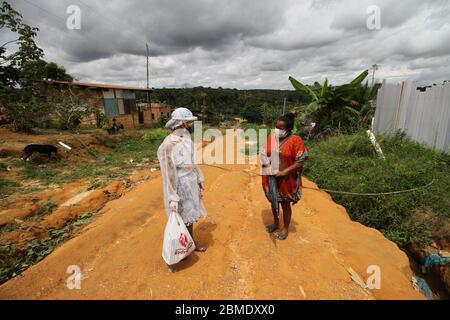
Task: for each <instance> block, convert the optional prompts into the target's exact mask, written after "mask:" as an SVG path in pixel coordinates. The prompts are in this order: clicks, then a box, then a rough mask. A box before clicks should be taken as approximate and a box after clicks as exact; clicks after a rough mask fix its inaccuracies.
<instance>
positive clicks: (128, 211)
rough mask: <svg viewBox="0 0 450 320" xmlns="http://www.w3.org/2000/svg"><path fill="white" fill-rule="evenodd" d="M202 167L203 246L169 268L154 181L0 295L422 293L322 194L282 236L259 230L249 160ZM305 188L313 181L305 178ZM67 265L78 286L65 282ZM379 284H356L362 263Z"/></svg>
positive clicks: (260, 203) (386, 249) (394, 256)
mask: <svg viewBox="0 0 450 320" xmlns="http://www.w3.org/2000/svg"><path fill="white" fill-rule="evenodd" d="M224 167H226V168H227V169H228V170H223V169H220V168H214V167H209V166H202V170H203V172H204V175H205V177H206V190H205V192H204V201H205V204H206V207H207V210H208V217H207V218H205V219H203V220H202V221H200V222H199V223H198V224H197V225H196V227H195V229H194V234H195V236H196V237H197V238H198V239H199V240H200V241H202V242H203V243H205V244H207V245H208V246H209V248H208V251H207V252H205V253H193V254H192V255H191V256H190V257H189V258H188V259H187V260H185V261H183V262H181V263H180V264H179V265H178V266H177V268H176V270H177V271H176V272H175V273H170V272H168V269H167V266H166V265H165V264H164V262H163V260H162V257H161V249H162V238H163V232H164V227H165V224H166V215H165V212H164V208H163V202H162V179H161V177H156V178H155V179H152V180H150V181H147V182H144V183H142V184H140V185H138V186H137V187H136V188H134V189H133V190H132V191H130V192H128V193H126V194H125V195H124V196H122V197H121V198H120V199H117V200H113V201H110V202H108V203H107V204H106V206H105V207H104V208H103V209H102V211H101V212H100V214H99V216H98V217H97V218H96V219H95V220H94V221H93V222H92V223H91V224H89V225H88V226H87V227H86V228H85V230H84V231H83V232H82V233H81V234H80V235H78V236H77V237H76V238H73V239H71V240H69V241H68V242H66V243H65V244H63V245H62V246H61V247H59V248H57V249H56V250H55V251H54V252H53V253H52V254H50V255H49V256H48V257H46V258H45V259H44V260H42V261H41V262H40V263H38V264H36V265H34V266H32V267H30V268H29V269H28V270H27V271H25V272H24V273H23V274H22V275H20V276H18V277H16V278H14V279H12V280H10V281H8V282H6V283H5V284H3V285H2V286H0V299H243V298H248V299H423V296H422V295H421V294H420V293H418V292H416V291H415V290H414V289H413V287H412V285H411V277H412V272H411V269H410V266H409V261H408V258H407V256H406V254H404V253H403V252H402V251H401V250H400V249H399V248H398V247H397V245H395V244H394V243H393V242H391V241H389V240H387V239H386V238H385V237H384V236H383V235H382V234H381V233H380V232H378V231H377V230H374V229H370V228H367V227H364V226H362V225H361V224H359V223H356V222H353V221H351V220H350V218H349V217H348V215H347V213H346V211H345V209H344V208H343V207H341V206H339V205H337V204H336V203H334V202H333V201H332V200H331V197H330V196H329V195H328V194H326V193H325V192H321V191H314V190H308V189H305V190H304V197H303V199H302V201H301V202H300V203H299V204H298V205H296V206H295V207H294V210H293V221H292V224H291V228H290V235H289V237H288V239H287V240H286V241H276V240H274V239H273V237H272V236H270V235H269V234H267V233H266V231H265V225H267V224H269V223H271V219H272V218H271V217H272V214H271V211H270V204H269V203H268V202H267V200H266V199H265V197H264V194H263V192H262V188H261V183H260V177H257V176H251V175H249V174H248V173H246V172H244V171H243V170H245V169H249V166H248V165H240V166H239V165H228V166H224ZM304 184H305V185H306V186H309V187H315V184H314V183H312V182H310V181H307V180H306V179H304ZM71 265H77V266H79V267H80V269H81V271H82V273H83V276H82V280H81V289H74V290H70V289H68V287H67V286H66V280H67V279H68V278H69V276H70V275H69V274H68V273H66V271H67V269H68V267H69V266H71ZM371 265H377V266H379V267H380V270H381V289H374V290H369V289H363V288H362V287H361V286H359V285H358V284H357V283H356V282H354V281H353V280H352V279H351V275H350V274H349V272H348V268H352V269H353V270H355V271H356V272H357V273H358V274H359V275H360V277H361V278H362V279H363V280H364V281H365V280H366V279H367V278H368V277H369V276H370V275H369V274H368V273H367V268H368V267H369V266H371Z"/></svg>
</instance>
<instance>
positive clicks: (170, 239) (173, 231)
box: [162, 212, 195, 266]
mask: <svg viewBox="0 0 450 320" xmlns="http://www.w3.org/2000/svg"><path fill="white" fill-rule="evenodd" d="M194 250H195V243H194V240H193V239H192V236H191V235H190V233H189V231H188V230H187V228H186V226H185V225H184V222H183V219H182V218H181V216H180V215H179V214H178V213H176V212H172V213H171V214H170V215H169V220H168V221H167V225H166V229H165V231H164V242H163V248H162V256H163V259H164V261H165V262H166V263H167V264H168V265H169V266H171V265H174V264H177V263H178V262H180V261H181V260H183V259H184V258H185V257H187V256H188V255H189V254H191V253H192V251H194Z"/></svg>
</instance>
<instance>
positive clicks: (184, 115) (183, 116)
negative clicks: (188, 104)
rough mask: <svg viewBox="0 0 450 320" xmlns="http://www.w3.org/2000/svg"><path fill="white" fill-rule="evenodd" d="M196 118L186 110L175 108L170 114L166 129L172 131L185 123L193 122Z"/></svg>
mask: <svg viewBox="0 0 450 320" xmlns="http://www.w3.org/2000/svg"><path fill="white" fill-rule="evenodd" d="M197 119H198V118H197V117H194V115H193V114H192V112H191V110H189V109H187V108H177V109H175V110H174V111H173V112H172V115H171V117H170V120H169V121H167V123H166V128H167V129H171V130H174V129H176V128H178V127H179V126H181V125H182V124H183V123H185V122H187V121H195V120H197Z"/></svg>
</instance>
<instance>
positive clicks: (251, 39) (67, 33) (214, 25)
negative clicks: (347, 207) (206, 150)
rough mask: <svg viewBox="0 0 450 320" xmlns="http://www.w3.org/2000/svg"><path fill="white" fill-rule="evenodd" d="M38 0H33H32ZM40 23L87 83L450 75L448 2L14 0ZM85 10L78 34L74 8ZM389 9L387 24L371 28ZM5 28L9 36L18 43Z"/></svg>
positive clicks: (42, 39)
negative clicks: (375, 67) (365, 73)
mask: <svg viewBox="0 0 450 320" xmlns="http://www.w3.org/2000/svg"><path fill="white" fill-rule="evenodd" d="M30 3H32V4H30ZM11 4H12V5H13V6H14V7H15V8H16V9H18V10H19V11H20V12H22V13H23V16H24V19H25V21H26V22H27V23H29V24H31V25H33V26H38V27H39V28H40V33H39V36H38V38H37V41H38V44H39V45H40V46H41V47H42V48H43V49H44V50H45V53H46V57H45V58H46V59H47V60H51V61H55V62H57V63H59V64H62V65H64V66H66V68H67V69H68V71H69V72H71V73H72V74H73V75H74V76H75V77H76V78H78V79H80V80H86V81H98V82H110V83H117V82H119V83H123V84H135V85H144V84H145V75H146V70H145V52H146V48H145V44H146V43H148V44H149V45H150V55H151V59H150V70H151V71H150V73H151V82H152V84H153V86H156V87H162V86H165V87H176V86H184V85H186V84H189V85H193V86H195V85H205V86H212V87H214V86H216V87H217V86H222V87H237V88H289V87H290V84H289V82H288V81H287V77H288V76H289V75H293V76H296V77H298V78H299V79H300V80H302V81H305V82H308V83H311V82H314V81H316V80H318V81H320V80H321V79H322V78H324V77H329V78H330V80H331V81H332V82H333V83H339V82H343V81H347V80H349V79H351V78H352V77H354V76H355V75H356V74H357V73H358V72H359V71H361V70H363V69H365V68H369V67H370V66H371V65H372V64H374V63H378V64H381V69H380V71H378V76H379V77H380V78H387V79H395V80H397V79H400V78H402V77H403V78H407V77H409V78H415V79H422V80H424V79H427V80H429V79H432V78H433V76H435V78H434V79H435V80H439V79H444V78H446V72H449V71H450V70H449V68H448V67H447V66H448V61H449V57H450V46H449V45H448V39H449V38H450V4H449V1H448V0H425V1H424V0H422V1H419V0H403V1H398V0H397V1H394V0H358V1H356V0H355V1H351V0H281V1H273V0H270V1H269V0H258V1H256V0H255V1H249V0H233V1H216V0H184V1H181V0H134V1H119V0H109V1H105V0H103V1H100V0H98V1H88V0H14V1H11ZM71 4H75V5H78V6H80V8H81V10H82V28H81V30H68V29H67V28H66V19H67V16H68V14H67V13H66V9H67V7H68V6H69V5H71ZM371 5H377V6H379V8H380V10H381V22H382V28H381V30H376V31H371V30H368V29H367V27H366V20H367V18H368V15H367V13H366V10H367V7H368V6H371ZM8 37H9V35H6V34H0V38H1V39H2V40H3V39H5V40H6V39H9V38H8Z"/></svg>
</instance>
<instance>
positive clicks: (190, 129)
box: [186, 123, 195, 133]
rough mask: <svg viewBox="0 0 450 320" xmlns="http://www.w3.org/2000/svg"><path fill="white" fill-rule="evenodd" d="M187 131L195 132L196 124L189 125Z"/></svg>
mask: <svg viewBox="0 0 450 320" xmlns="http://www.w3.org/2000/svg"><path fill="white" fill-rule="evenodd" d="M186 129H187V131H189V133H194V131H195V126H194V124H193V123H192V124H191V125H190V126H188V127H187V128H186Z"/></svg>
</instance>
